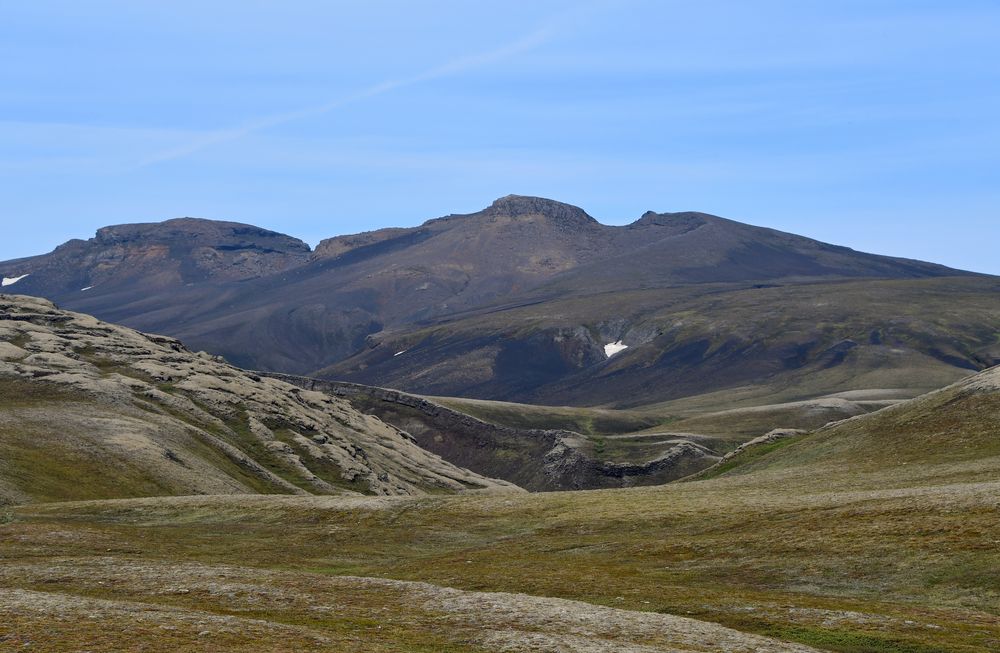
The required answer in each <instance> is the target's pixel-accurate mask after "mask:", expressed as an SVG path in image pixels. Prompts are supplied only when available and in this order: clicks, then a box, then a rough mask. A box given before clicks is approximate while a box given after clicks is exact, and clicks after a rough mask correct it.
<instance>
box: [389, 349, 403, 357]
mask: <svg viewBox="0 0 1000 653" xmlns="http://www.w3.org/2000/svg"><path fill="white" fill-rule="evenodd" d="M405 353H406V350H405V349H404V350H403V351H397V352H396V353H395V354H393V355H392V357H393V358H395V357H396V356H399V355H400V354H405Z"/></svg>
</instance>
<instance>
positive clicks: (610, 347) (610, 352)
mask: <svg viewBox="0 0 1000 653" xmlns="http://www.w3.org/2000/svg"><path fill="white" fill-rule="evenodd" d="M626 349H628V345H623V344H622V341H621V340H618V341H616V342H609V343H608V344H606V345H604V355H605V356H607V357H608V358H611V357H612V356H614V355H615V354H617V353H618V352H621V351H625V350H626Z"/></svg>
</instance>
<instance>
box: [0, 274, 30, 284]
mask: <svg viewBox="0 0 1000 653" xmlns="http://www.w3.org/2000/svg"><path fill="white" fill-rule="evenodd" d="M26 276H28V275H27V274H22V275H21V276H19V277H4V278H3V282H2V283H0V285H3V286H13V285H14V284H15V283H17V282H18V281H20V280H21V279H23V278H25V277H26Z"/></svg>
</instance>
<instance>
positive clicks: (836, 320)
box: [0, 195, 1000, 406]
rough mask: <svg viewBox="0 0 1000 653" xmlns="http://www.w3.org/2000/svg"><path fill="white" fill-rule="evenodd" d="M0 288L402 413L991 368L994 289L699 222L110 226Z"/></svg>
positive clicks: (940, 271) (826, 389) (676, 216)
mask: <svg viewBox="0 0 1000 653" xmlns="http://www.w3.org/2000/svg"><path fill="white" fill-rule="evenodd" d="M0 276H3V278H4V280H5V281H4V283H5V284H9V285H8V291H16V292H18V293H23V294H30V295H38V296H44V297H47V298H49V299H52V300H54V301H56V302H58V303H59V305H60V306H65V307H68V308H71V309H73V310H79V311H84V312H87V313H89V314H93V315H96V316H97V317H99V318H101V319H105V320H109V321H113V322H116V323H121V324H125V325H127V326H130V327H133V328H137V329H141V330H143V331H147V332H154V333H164V334H167V335H170V336H173V337H177V338H180V339H182V340H183V341H184V342H185V343H187V344H188V345H190V346H192V347H195V348H198V349H205V350H206V351H209V352H211V353H213V354H219V355H223V356H224V357H225V358H226V359H227V360H228V361H230V362H232V363H234V364H237V365H240V366H242V367H245V368H249V369H261V370H267V371H277V372H285V373H291V374H304V375H309V376H323V377H326V378H329V379H335V380H349V381H354V382H357V383H363V384H368V385H380V386H386V387H393V388H397V389H403V390H406V391H409V392H414V393H418V394H435V395H445V396H449V395H461V396H464V397H473V398H484V399H502V400H505V401H515V402H529V403H537V404H572V405H577V406H595V405H614V406H625V405H627V406H636V405H640V404H650V403H657V402H662V401H668V400H673V399H677V398H680V397H685V396H690V395H694V394H702V393H711V392H716V391H720V390H726V391H729V390H733V389H737V388H741V387H746V386H751V385H752V386H754V387H757V388H762V389H764V390H765V391H766V392H767V393H770V394H773V395H776V398H777V399H780V400H789V399H801V398H806V397H815V396H820V395H824V394H830V393H834V392H842V391H845V390H855V389H880V388H910V389H912V390H914V391H915V392H921V391H926V390H929V389H931V388H934V387H939V386H940V385H942V384H945V383H950V382H952V381H954V380H956V379H958V378H960V377H961V376H962V375H964V374H968V373H969V372H974V371H978V370H981V369H984V368H985V367H988V366H990V365H993V364H995V363H996V362H998V361H1000V350H998V348H997V347H998V342H1000V330H998V329H997V327H996V325H997V324H998V323H1000V308H997V302H996V301H995V298H996V296H997V292H998V291H1000V290H998V289H1000V286H998V285H997V280H996V279H995V278H993V277H987V276H984V275H975V274H972V273H968V272H963V271H960V270H954V269H949V268H946V267H943V266H940V265H935V264H932V263H924V262H920V261H911V260H905V259H898V258H892V257H886V256H878V255H874V254H866V253H863V252H857V251H853V250H851V249H848V248H845V247H839V246H836V245H832V244H827V243H821V242H818V241H815V240H812V239H809V238H805V237H802V236H797V235H794V234H788V233H782V232H778V231H774V230H771V229H765V228H761V227H755V226H751V225H747V224H741V223H739V222H735V221H732V220H727V219H724V218H720V217H717V216H712V215H708V214H704V213H695V212H684V213H653V212H647V213H645V214H643V215H642V216H641V217H639V218H638V219H637V220H635V221H634V222H632V223H631V224H627V225H621V226H611V225H605V224H601V223H600V222H598V221H597V220H595V219H594V218H593V217H591V216H590V215H588V214H587V213H586V212H585V211H583V210H582V209H580V208H578V207H575V206H571V205H568V204H563V203H560V202H555V201H552V200H546V199H543V198H537V197H523V196H513V195H512V196H508V197H503V198H500V199H498V200H496V201H495V202H493V203H492V204H491V205H490V206H488V207H486V208H484V209H482V210H480V211H476V212H474V213H469V214H460V215H449V216H445V217H443V218H437V219H433V220H428V221H426V222H425V223H423V224H421V225H420V226H417V227H411V228H391V229H383V230H379V231H374V232H367V233H363V234H356V235H349V236H337V237H334V238H330V239H328V240H326V241H324V242H323V243H321V244H320V245H319V246H318V247H317V248H316V249H315V250H313V251H310V250H309V248H308V246H306V245H305V244H304V243H302V242H301V241H298V240H296V239H294V238H290V237H288V236H283V235H281V234H276V233H274V232H269V231H266V230H263V229H259V228H256V227H252V226H249V225H240V224H236V223H228V222H213V221H209V220H196V219H180V220H170V221H167V222H164V223H157V224H144V225H119V226H116V227H108V228H105V229H101V230H100V231H99V232H98V234H97V236H96V237H95V238H93V239H90V240H87V241H71V242H70V243H67V244H66V245H64V246H62V247H59V248H57V249H56V250H55V251H54V252H52V253H50V254H45V255H40V256H36V257H31V258H27V259H20V260H16V261H5V262H0ZM855 379H856V380H858V383H854V382H853V380H855ZM914 379H917V380H918V381H916V382H914ZM806 380H807V381H806ZM804 384H806V385H807V386H808V387H805V388H803V385H804ZM914 385H918V386H919V387H913V386H914ZM794 388H801V389H804V390H805V392H802V393H800V394H799V395H797V396H789V394H790V393H789V392H788V390H789V389H794Z"/></svg>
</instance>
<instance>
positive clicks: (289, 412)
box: [0, 295, 515, 502]
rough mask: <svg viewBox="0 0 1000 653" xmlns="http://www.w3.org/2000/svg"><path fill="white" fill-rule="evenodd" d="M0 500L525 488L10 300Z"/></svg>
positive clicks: (382, 427)
mask: <svg viewBox="0 0 1000 653" xmlns="http://www.w3.org/2000/svg"><path fill="white" fill-rule="evenodd" d="M0 450H2V452H3V455H2V457H0V502H25V501H53V500H74V499H94V498H123V497H135V496H162V495H176V494H241V493H264V494H274V493H281V494H358V493H363V494H383V495H391V494H422V493H427V492H435V493H440V492H460V491H465V490H469V489H477V488H493V489H515V488H514V487H513V486H511V485H510V484H507V483H504V482H502V481H495V480H492V479H489V478H485V477H482V476H479V475H477V474H474V473H472V472H469V471H467V470H464V469H460V468H458V467H455V466H454V465H451V464H449V463H447V462H445V461H444V460H442V459H441V458H439V457H437V456H435V455H433V454H430V453H428V452H427V451H425V450H424V449H421V448H420V447H419V446H417V445H416V444H415V443H414V442H413V439H412V438H411V437H410V436H408V435H407V434H405V433H403V432H402V431H400V430H398V429H396V428H394V427H391V426H389V425H387V424H385V423H383V422H381V421H380V420H378V419H377V418H375V417H372V416H368V415H363V414H361V413H359V412H357V411H356V410H354V409H353V408H351V406H350V405H349V404H347V403H346V402H344V401H342V400H339V399H335V398H332V397H330V396H328V395H326V394H322V393H319V392H311V391H306V390H303V389H301V388H298V387H295V386H292V385H289V384H287V383H284V382H282V381H279V380H276V379H271V378H266V377H261V376H258V375H255V374H251V373H248V372H245V371H243V370H240V369H237V368H234V367H231V366H229V365H227V364H225V363H223V362H220V361H218V360H216V358H215V357H213V356H210V355H208V354H205V353H192V352H191V351H189V350H187V349H185V348H184V347H183V346H182V345H181V344H180V343H179V342H178V341H176V340H173V339H172V338H166V337H162V336H153V335H146V334H142V333H139V332H136V331H133V330H131V329H127V328H124V327H120V326H115V325H111V324H107V323H104V322H100V321H98V320H96V319H94V318H92V317H90V316H87V315H82V314H79V313H71V312H67V311H62V310H59V309H57V308H55V306H53V305H52V304H51V303H49V302H48V301H45V300H41V299H37V298H30V297H24V296H13V295H0Z"/></svg>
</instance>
